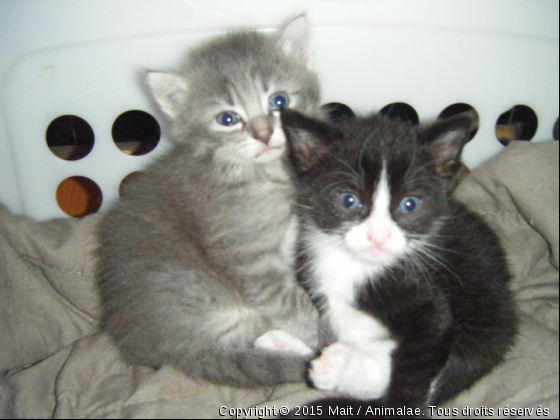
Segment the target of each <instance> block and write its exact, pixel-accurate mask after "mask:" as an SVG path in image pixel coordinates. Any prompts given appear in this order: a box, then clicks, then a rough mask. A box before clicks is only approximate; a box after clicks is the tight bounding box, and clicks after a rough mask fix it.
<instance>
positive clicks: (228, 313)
mask: <svg viewBox="0 0 560 420" xmlns="http://www.w3.org/2000/svg"><path fill="white" fill-rule="evenodd" d="M308 35H309V26H308V23H307V19H306V18H305V17H304V16H300V17H298V18H296V19H294V20H293V21H291V22H289V23H288V24H286V25H285V26H284V27H283V28H281V29H280V30H279V31H277V32H276V33H272V34H263V33H259V32H256V31H244V32H235V33H230V34H228V35H224V36H219V37H217V38H215V39H213V40H210V41H209V42H207V43H205V44H203V45H201V46H200V47H199V48H197V49H194V50H193V51H191V52H190V54H189V55H188V57H187V60H186V63H185V64H184V65H183V67H182V69H181V70H180V71H179V72H173V73H169V72H166V73H164V72H151V73H149V74H148V86H149V88H150V91H151V93H152V95H153V97H154V99H155V101H156V102H157V104H158V105H159V107H160V108H161V110H162V112H163V114H164V117H165V118H166V119H167V122H168V127H167V129H168V131H169V135H170V137H171V138H172V139H173V140H175V142H176V144H175V145H174V147H173V148H172V150H170V152H169V153H167V154H166V155H165V156H163V157H162V158H161V159H159V160H158V161H157V162H155V163H154V164H153V165H152V166H151V167H149V168H148V169H147V170H146V171H145V172H143V173H142V174H141V175H139V176H138V177H136V178H135V179H134V180H133V181H131V183H130V184H127V189H126V195H125V196H124V197H123V198H122V199H121V200H120V202H119V203H117V204H116V205H115V206H114V207H113V208H112V209H111V210H110V211H109V212H108V213H107V215H106V217H105V218H104V221H103V222H102V224H101V227H100V231H99V236H100V243H101V246H100V248H99V257H100V263H99V269H98V275H99V286H100V291H101V296H102V304H103V310H104V314H103V320H102V324H103V326H104V328H105V329H106V331H107V332H108V333H109V334H110V335H111V336H112V337H113V339H114V341H115V342H116V343H117V345H118V347H119V348H120V350H121V352H122V354H123V355H124V357H125V359H126V360H127V361H128V362H130V363H133V364H142V365H148V366H152V367H159V366H162V365H172V366H174V367H175V368H177V369H180V370H182V371H184V372H186V373H187V374H188V375H190V376H192V377H195V378H201V379H205V380H209V381H212V382H216V383H220V384H227V385H233V386H241V387H251V386H259V385H274V384H278V383H284V382H298V381H303V380H304V378H305V370H306V364H307V362H308V361H309V359H310V358H311V354H304V353H305V352H300V353H298V354H296V353H290V352H289V351H288V352H286V351H281V348H282V347H283V345H284V344H283V343H281V342H275V343H272V348H274V346H275V345H277V347H278V351H275V350H266V349H264V348H257V347H256V346H255V341H256V340H257V339H258V338H259V337H261V336H262V335H263V334H265V333H266V332H267V331H270V330H282V331H285V332H287V333H289V334H291V336H295V337H297V338H298V339H299V340H301V341H302V342H303V343H305V344H306V345H307V346H309V347H310V348H315V347H316V344H317V313H316V311H315V308H314V306H313V305H312V303H311V302H310V300H309V298H308V296H307V294H306V293H305V292H303V291H302V289H301V288H300V287H299V286H298V285H297V283H296V280H295V275H294V255H293V254H294V249H293V248H294V242H295V238H296V236H297V222H296V219H295V217H294V211H293V205H294V204H293V202H294V188H293V186H292V183H291V181H290V174H289V173H288V170H287V169H286V168H287V165H286V153H285V148H286V139H285V137H284V133H283V130H282V128H281V121H280V116H279V112H273V111H272V110H271V109H269V98H270V97H271V96H270V95H272V94H274V93H276V92H282V93H285V94H287V95H289V98H290V107H291V108H294V109H297V110H300V111H303V112H307V113H311V114H314V113H316V112H317V110H318V103H319V86H318V80H317V77H316V75H315V74H314V73H313V72H312V71H311V70H310V68H309V58H308V57H309V55H308V45H307V44H308ZM225 111H228V112H234V113H236V115H238V116H239V117H240V121H239V123H237V124H234V125H232V126H223V125H220V124H219V123H218V120H217V116H219V115H221V114H222V113H223V112H225ZM273 341H274V340H273ZM264 347H267V346H264ZM268 347H270V345H269V346H268ZM284 350H285V349H284Z"/></svg>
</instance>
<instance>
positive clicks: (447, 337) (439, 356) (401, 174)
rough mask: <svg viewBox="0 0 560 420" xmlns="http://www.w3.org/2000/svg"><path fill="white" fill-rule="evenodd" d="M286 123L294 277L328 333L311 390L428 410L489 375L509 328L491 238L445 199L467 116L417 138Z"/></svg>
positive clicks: (409, 131) (402, 129) (289, 119)
mask: <svg viewBox="0 0 560 420" xmlns="http://www.w3.org/2000/svg"><path fill="white" fill-rule="evenodd" d="M283 125H284V129H285V131H286V133H287V137H288V140H289V144H290V146H291V161H292V164H293V166H294V169H295V172H296V174H297V176H296V182H297V185H298V205H299V216H300V219H301V225H302V234H301V242H300V246H299V264H298V265H299V267H300V273H299V278H300V281H301V282H302V284H304V286H305V287H306V288H307V290H308V291H309V293H310V294H311V296H312V297H313V299H314V300H315V302H316V304H317V305H318V307H319V309H320V312H321V314H322V317H323V321H324V322H325V323H326V324H328V325H329V326H330V328H331V329H332V334H333V337H332V338H331V339H330V340H329V339H324V340H323V341H324V344H325V345H327V347H326V348H324V350H323V351H322V354H321V355H320V356H318V357H317V358H316V359H315V360H314V361H313V362H312V364H311V368H310V371H309V375H310V381H311V383H312V384H313V385H314V386H315V387H317V388H318V389H321V390H325V391H331V392H335V393H339V394H342V395H343V396H345V397H351V398H353V399H359V400H363V401H368V405H369V406H376V405H378V406H381V405H383V406H385V407H401V406H409V407H410V406H412V407H419V408H426V407H427V405H428V404H440V403H442V402H443V401H445V400H448V399H449V398H451V397H453V396H454V395H456V394H458V393H459V392H461V391H462V390H464V389H465V388H467V387H469V386H470V385H472V384H473V383H474V382H475V381H476V380H477V379H479V378H480V377H482V376H484V375H485V374H487V373H488V372H490V371H491V370H492V369H493V368H494V367H495V366H496V365H497V364H498V363H500V361H501V360H502V359H503V357H504V354H505V353H506V352H507V351H508V349H509V348H510V347H511V345H512V343H513V341H514V337H515V333H516V325H517V317H516V313H515V309H514V303H513V299H512V294H511V293H510V291H509V289H508V283H509V280H510V274H509V271H508V268H507V264H506V260H505V256H504V253H503V251H502V248H501V246H500V243H499V240H498V238H497V237H496V235H495V234H494V233H493V232H492V230H491V229H490V228H489V227H488V226H487V225H486V223H485V222H484V221H483V220H482V219H481V218H480V217H479V216H477V215H476V214H474V213H473V212H471V211H469V210H468V209H467V208H466V207H465V206H464V205H463V204H460V203H459V202H457V201H455V200H454V199H453V197H452V178H453V176H454V175H455V174H456V172H457V170H458V169H459V167H460V154H461V151H462V148H463V146H464V145H465V143H466V142H467V141H468V140H469V139H470V134H471V133H472V131H473V129H474V128H475V127H474V125H475V123H474V119H473V118H472V116H470V115H468V114H467V115H460V116H457V117H454V118H451V119H448V120H442V121H438V122H435V123H433V124H431V125H428V126H424V127H416V126H413V125H410V124H408V123H404V122H400V121H396V120H390V119H387V118H386V117H381V116H376V115H374V116H370V117H366V118H358V117H356V118H353V117H349V118H338V119H336V121H333V122H331V123H327V122H322V121H319V120H316V119H313V118H308V117H305V116H303V115H302V114H299V113H297V112H293V111H286V112H284V113H283ZM333 341H334V342H333ZM317 404H319V405H323V407H326V406H328V405H333V406H334V405H341V406H344V407H347V406H352V405H353V406H360V405H361V404H362V403H360V402H359V401H355V400H347V399H332V400H325V401H320V402H318V403H317ZM354 414H356V411H354Z"/></svg>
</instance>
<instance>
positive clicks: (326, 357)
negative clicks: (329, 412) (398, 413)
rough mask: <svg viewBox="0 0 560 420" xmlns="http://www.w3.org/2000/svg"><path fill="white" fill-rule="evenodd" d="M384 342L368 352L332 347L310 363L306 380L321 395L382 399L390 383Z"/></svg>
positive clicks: (389, 346) (339, 345) (388, 347)
mask: <svg viewBox="0 0 560 420" xmlns="http://www.w3.org/2000/svg"><path fill="white" fill-rule="evenodd" d="M392 348H394V346H393V344H392V343H390V342H387V343H386V344H385V343H384V344H381V345H379V346H378V347H377V348H376V349H374V350H372V349H370V351H368V352H364V351H362V350H358V349H357V348H355V347H353V346H352V345H348V344H345V343H334V344H331V345H330V346H329V347H327V348H326V349H324V350H323V353H322V354H321V356H320V357H318V358H317V359H315V360H314V361H313V362H311V369H310V370H309V378H310V379H311V381H312V383H313V385H314V386H315V387H316V388H317V389H320V390H322V391H336V392H339V393H342V394H345V395H348V396H350V397H353V398H358V399H366V400H369V399H374V398H380V397H382V396H383V395H384V394H385V392H386V390H387V388H388V386H389V383H390V381H391V370H392V369H391V349H392Z"/></svg>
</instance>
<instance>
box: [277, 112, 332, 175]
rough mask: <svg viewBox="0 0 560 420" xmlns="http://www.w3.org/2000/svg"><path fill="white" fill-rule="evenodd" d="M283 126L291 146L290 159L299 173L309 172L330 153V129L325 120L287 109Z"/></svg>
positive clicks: (283, 115)
mask: <svg viewBox="0 0 560 420" xmlns="http://www.w3.org/2000/svg"><path fill="white" fill-rule="evenodd" d="M282 127H283V129H284V133H286V139H287V140H288V144H289V148H290V149H289V155H290V161H291V163H292V166H293V167H294V169H295V170H296V172H297V173H305V172H308V171H309V170H310V169H311V168H312V167H313V166H315V165H316V164H317V163H319V162H320V161H321V159H322V157H323V156H324V155H325V154H327V153H328V147H327V142H328V139H329V138H330V129H329V126H328V124H326V123H325V122H323V121H321V120H317V119H314V118H309V117H306V116H305V115H303V114H301V113H299V112H297V111H294V110H291V109H286V110H284V111H283V112H282Z"/></svg>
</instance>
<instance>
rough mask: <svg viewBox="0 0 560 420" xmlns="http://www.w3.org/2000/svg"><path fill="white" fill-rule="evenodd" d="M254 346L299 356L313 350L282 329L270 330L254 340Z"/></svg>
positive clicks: (308, 353)
mask: <svg viewBox="0 0 560 420" xmlns="http://www.w3.org/2000/svg"><path fill="white" fill-rule="evenodd" d="M255 347H256V348H258V349H263V350H272V351H280V352H283V353H291V354H295V355H300V356H307V355H310V354H311V353H312V352H313V350H311V349H310V348H309V346H307V344H305V343H304V342H303V341H301V340H300V339H299V338H296V337H294V336H293V335H291V334H289V333H287V332H286V331H282V330H271V331H268V332H266V333H264V334H263V335H261V336H260V337H259V338H257V339H256V340H255Z"/></svg>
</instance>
